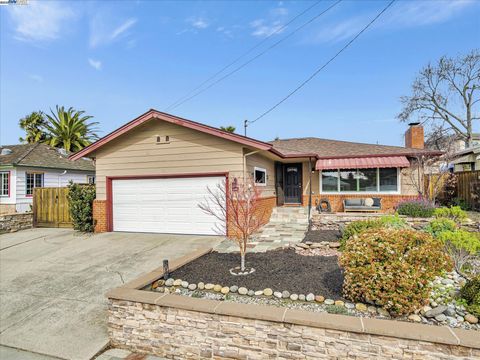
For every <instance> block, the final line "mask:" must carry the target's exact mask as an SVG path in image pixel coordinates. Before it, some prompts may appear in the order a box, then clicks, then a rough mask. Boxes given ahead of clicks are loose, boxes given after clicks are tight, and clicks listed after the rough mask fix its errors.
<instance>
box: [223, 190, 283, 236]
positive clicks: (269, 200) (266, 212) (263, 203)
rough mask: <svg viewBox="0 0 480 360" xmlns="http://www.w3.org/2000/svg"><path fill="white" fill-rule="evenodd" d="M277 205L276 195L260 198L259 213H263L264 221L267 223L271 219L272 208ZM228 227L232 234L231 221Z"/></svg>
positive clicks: (228, 231)
mask: <svg viewBox="0 0 480 360" xmlns="http://www.w3.org/2000/svg"><path fill="white" fill-rule="evenodd" d="M276 206H277V198H276V197H275V196H271V197H265V198H262V199H260V201H259V207H258V215H263V217H264V218H263V221H264V222H265V223H267V222H268V221H269V220H270V216H271V215H272V210H273V208H274V207H276ZM228 225H230V226H228V228H227V233H228V234H229V235H232V234H233V232H234V229H233V228H232V227H231V223H229V224H228Z"/></svg>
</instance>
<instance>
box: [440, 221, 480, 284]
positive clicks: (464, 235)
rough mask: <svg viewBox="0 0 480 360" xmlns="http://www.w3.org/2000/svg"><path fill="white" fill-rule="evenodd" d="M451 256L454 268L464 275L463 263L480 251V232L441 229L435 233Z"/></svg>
mask: <svg viewBox="0 0 480 360" xmlns="http://www.w3.org/2000/svg"><path fill="white" fill-rule="evenodd" d="M437 237H438V239H440V241H442V243H443V244H444V246H445V250H446V251H447V253H448V254H449V255H450V256H451V258H452V260H453V262H454V265H455V270H457V272H458V273H460V274H462V275H464V276H466V274H465V273H464V265H465V264H467V263H469V262H470V261H471V260H472V259H473V257H474V256H476V255H477V254H479V253H480V234H478V233H474V232H469V231H465V230H455V231H448V230H447V231H443V232H441V233H439V234H438V235H437Z"/></svg>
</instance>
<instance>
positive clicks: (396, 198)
mask: <svg viewBox="0 0 480 360" xmlns="http://www.w3.org/2000/svg"><path fill="white" fill-rule="evenodd" d="M367 197H379V198H381V199H382V210H381V211H380V212H382V213H389V212H393V211H394V210H395V207H396V206H397V205H398V203H399V202H400V201H403V200H413V199H416V198H418V196H415V195H382V194H378V195H372V194H354V195H344V194H328V195H327V194H316V195H312V207H316V206H317V204H319V203H320V200H321V199H328V201H330V205H331V207H332V211H333V212H342V211H343V210H344V209H343V200H344V199H352V198H361V199H364V198H367ZM303 204H304V205H305V206H306V205H307V204H308V195H304V196H303Z"/></svg>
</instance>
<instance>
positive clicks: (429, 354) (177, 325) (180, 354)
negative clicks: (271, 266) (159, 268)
mask: <svg viewBox="0 0 480 360" xmlns="http://www.w3.org/2000/svg"><path fill="white" fill-rule="evenodd" d="M156 295H157V296H158V294H156ZM168 296H169V297H173V298H177V299H178V300H179V301H178V302H179V306H180V307H186V308H193V307H196V306H195V305H193V303H192V302H191V301H187V304H182V305H181V304H180V303H182V302H183V301H182V298H184V297H183V296H180V295H168ZM188 299H190V300H192V299H191V298H188ZM193 300H195V301H197V302H198V301H203V303H202V302H201V303H199V305H198V306H199V308H200V309H202V308H203V309H202V310H205V312H202V311H193V310H185V309H181V308H176V307H175V306H176V305H175V300H172V299H170V300H169V301H170V302H171V304H172V305H170V306H160V305H154V304H147V303H142V302H138V301H124V300H116V299H110V304H109V317H108V331H109V335H110V339H111V345H112V346H115V347H120V348H125V349H129V350H131V351H135V352H139V353H146V354H155V355H159V356H162V357H167V358H172V359H173V358H174V359H184V358H189V359H191V358H206V359H211V358H215V359H224V358H229V359H230V358H234V359H265V358H276V359H278V358H279V359H332V358H335V359H336V358H342V359H347V358H348V359H371V358H375V359H392V358H395V359H438V360H447V359H449V360H455V359H466V358H469V359H470V358H471V359H473V358H479V357H480V349H479V348H480V344H479V343H477V345H476V346H473V347H469V346H460V345H455V344H451V343H450V344H449V343H448V342H453V341H451V340H452V339H453V340H454V339H455V338H454V336H453V335H452V334H453V332H452V334H451V333H450V331H449V330H448V329H447V328H442V330H444V331H445V335H446V338H448V339H449V340H448V341H447V343H442V342H443V340H440V341H439V342H438V343H436V342H433V341H426V340H425V339H426V338H427V335H428V332H429V328H430V329H431V330H433V331H435V330H438V329H436V328H437V327H435V326H428V325H417V324H415V325H416V326H420V327H425V329H423V331H420V332H418V334H415V332H413V333H412V332H410V334H409V336H407V338H402V337H403V335H404V334H405V333H409V331H408V329H405V327H404V324H406V325H412V324H408V323H401V322H398V323H394V322H392V321H387V320H376V321H380V322H385V326H384V330H381V328H380V330H379V329H377V331H372V332H373V333H368V332H369V329H368V327H369V325H368V323H365V324H364V322H362V320H359V318H355V317H346V316H339V315H330V314H323V315H324V316H323V318H324V319H325V318H326V326H324V327H319V326H318V324H316V323H315V322H316V319H315V317H316V316H318V314H314V313H308V312H306V311H299V310H289V311H288V312H287V311H285V309H280V308H274V309H275V311H274V312H272V311H271V309H269V308H270V307H265V306H264V307H262V306H258V305H245V304H235V303H226V302H222V303H221V304H222V305H220V306H219V305H215V303H218V302H216V301H215V302H214V301H206V300H200V299H193ZM205 301H206V302H205ZM210 306H211V307H212V308H211V309H209V307H210ZM213 306H215V309H213ZM222 306H223V309H221V308H222ZM248 306H250V307H251V306H256V307H257V308H259V309H258V311H255V310H253V314H252V312H251V311H249V308H248ZM262 308H265V310H263V309H262ZM212 310H213V311H212ZM242 313H243V314H244V315H245V317H244V316H242ZM247 317H248V318H247ZM252 317H258V318H256V319H255V318H252ZM335 317H338V320H337V321H336V320H335ZM269 318H271V319H272V320H269ZM350 320H351V324H349V321H350ZM365 320H366V319H364V321H365ZM372 320H373V321H375V319H370V321H372ZM359 324H361V326H360V325H359ZM356 326H358V328H356ZM355 329H356V330H357V331H350V330H355ZM455 331H457V330H455ZM463 331H464V332H466V331H465V330H463ZM375 332H377V333H378V332H379V333H382V332H383V333H384V334H375ZM395 332H398V334H399V335H400V336H399V337H394V336H392V334H393V333H395ZM473 333H475V331H473ZM476 335H477V334H476V333H475V334H468V335H466V338H467V342H471V344H474V341H475V336H476ZM434 336H435V335H434ZM449 336H451V338H450V337H449ZM455 336H456V335H455ZM460 336H462V335H460ZM409 337H410V339H409ZM411 337H418V338H417V339H415V340H413V339H411ZM441 337H442V336H440V338H441ZM458 339H459V338H457V340H454V341H455V343H456V344H458V343H460V341H461V340H458ZM477 340H478V338H477ZM457 341H458V342H457Z"/></svg>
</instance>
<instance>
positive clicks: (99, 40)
mask: <svg viewBox="0 0 480 360" xmlns="http://www.w3.org/2000/svg"><path fill="white" fill-rule="evenodd" d="M136 23H137V19H135V18H129V19H127V20H125V21H123V22H122V23H121V24H120V25H117V26H112V25H110V23H109V21H108V20H107V19H105V18H104V17H103V16H102V15H101V14H97V15H96V16H95V17H94V18H93V19H92V20H91V21H90V47H92V48H95V47H97V46H100V45H107V44H110V43H112V42H114V41H117V40H119V39H120V38H123V37H125V36H127V35H128V30H129V29H130V28H132V26H134V25H135V24H136Z"/></svg>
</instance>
